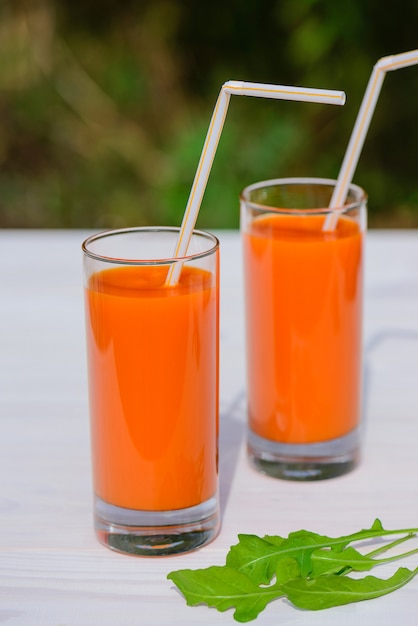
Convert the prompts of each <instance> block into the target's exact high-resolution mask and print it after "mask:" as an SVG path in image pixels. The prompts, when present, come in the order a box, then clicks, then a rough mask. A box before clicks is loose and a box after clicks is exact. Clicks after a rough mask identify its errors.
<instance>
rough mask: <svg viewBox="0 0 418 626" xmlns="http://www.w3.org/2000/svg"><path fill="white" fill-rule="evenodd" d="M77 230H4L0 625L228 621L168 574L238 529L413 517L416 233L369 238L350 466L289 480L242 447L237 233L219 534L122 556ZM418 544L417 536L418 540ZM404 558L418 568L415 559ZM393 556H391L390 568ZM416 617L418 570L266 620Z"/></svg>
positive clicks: (230, 253)
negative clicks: (258, 468) (110, 497)
mask: <svg viewBox="0 0 418 626" xmlns="http://www.w3.org/2000/svg"><path fill="white" fill-rule="evenodd" d="M87 234H88V233H85V232H82V231H54V230H50V231H46V230H45V231H25V230H22V231H16V230H15V231H13V230H11V231H6V230H4V231H0V260H1V262H0V287H1V292H0V321H1V323H0V425H1V430H0V433H1V435H0V468H1V472H0V485H1V488H0V624H3V623H4V624H7V626H142V625H144V626H153V625H156V626H157V625H158V626H164V625H172V624H181V625H182V626H185V625H187V624H190V625H191V624H193V625H194V626H196V625H200V624H202V625H203V624H204V625H208V626H209V625H210V626H216V624H234V623H236V622H235V621H234V620H233V617H232V612H231V611H227V612H226V613H218V612H217V611H216V610H214V609H208V608H207V607H205V606H199V607H196V608H191V607H188V606H186V604H185V602H184V600H183V598H182V597H181V596H180V595H179V594H178V592H177V591H176V590H175V589H174V588H173V585H172V583H171V582H170V581H168V580H167V579H166V575H167V573H168V572H169V571H171V570H174V569H180V568H185V567H191V568H198V567H206V566H209V565H212V564H222V563H223V562H224V558H225V555H226V552H227V551H228V548H229V546H230V545H232V544H233V543H235V542H236V538H237V534H238V533H240V532H243V533H256V534H260V535H264V534H280V535H286V534H288V533H289V532H291V531H293V530H298V529H301V528H306V529H309V530H314V531H317V532H320V533H323V534H328V535H341V534H347V533H351V532H354V531H356V530H359V529H361V528H365V527H368V526H370V525H371V524H372V522H373V520H374V518H375V517H379V518H380V519H381V520H382V523H383V525H384V526H386V527H387V528H403V527H416V526H418V374H417V372H418V231H374V232H370V233H369V234H368V235H367V263H366V303H365V336H364V349H365V373H364V376H365V399H364V420H365V433H364V446H363V460H362V463H361V465H360V466H359V467H358V468H357V469H356V470H355V471H353V472H351V473H350V474H348V475H346V476H344V477H340V478H337V479H333V480H329V481H322V482H316V483H292V482H285V481H279V480H275V479H271V478H267V477H265V476H262V475H260V474H257V473H256V472H255V471H254V470H252V469H251V468H250V467H249V466H248V463H247V459H246V454H245V374H244V358H245V355H244V331H243V300H242V276H241V259H240V241H239V234H238V233H237V232H231V231H229V232H228V231H224V232H220V233H218V234H219V237H220V240H221V276H222V278H221V284H222V287H221V297H222V304H221V434H220V484H221V505H222V530H221V533H220V535H219V536H218V538H217V539H216V540H215V541H214V542H213V543H212V544H210V545H209V546H207V547H205V548H203V549H201V550H199V551H196V552H194V553H191V554H189V555H182V556H178V557H170V558H158V559H149V558H148V559H146V558H136V557H130V556H124V555H120V554H116V553H112V552H111V551H110V550H108V549H106V548H104V547H102V546H101V545H100V544H99V543H98V542H97V541H96V538H95V535H94V532H93V527H92V502H91V477H90V458H89V427H88V412H87V387H86V365H85V344H84V317H83V315H84V314H83V300H82V272H81V250H80V245H81V242H82V240H83V239H84V237H85V236H86V235H87ZM411 547H418V540H417V541H415V544H414V546H412V545H411ZM403 564H404V565H406V566H408V567H410V568H411V569H412V568H415V567H416V566H418V555H415V556H412V557H410V558H409V559H405V560H404V561H403ZM398 566H399V564H397V563H392V564H386V565H384V566H382V567H381V568H379V575H380V576H382V577H383V578H387V577H388V576H390V575H391V574H392V573H394V572H395V570H396V569H397V567H398ZM398 621H399V622H401V623H402V624H403V626H416V624H417V623H418V577H417V578H415V579H414V580H413V581H412V582H411V583H409V584H408V585H407V586H406V587H404V588H402V589H400V590H399V591H397V592H395V593H393V594H390V595H388V596H385V597H382V598H379V599H377V600H372V601H369V602H361V603H357V604H352V605H347V606H344V607H338V608H335V609H329V610H326V611H316V612H305V611H299V610H297V609H295V608H293V607H292V606H290V605H289V604H288V603H287V602H285V601H283V600H278V601H276V602H274V603H272V604H270V605H269V606H268V607H267V608H266V609H265V611H264V612H263V613H261V614H260V616H259V618H258V619H257V620H256V622H255V623H256V624H258V625H260V626H262V625H273V624H274V625H276V624H280V625H281V626H283V625H286V626H287V625H289V626H290V625H291V626H296V625H298V626H299V625H305V624H307V625H309V626H317V625H318V626H319V625H321V626H327V625H331V624H332V625H333V626H334V625H335V624H338V625H339V626H345V625H347V626H348V625H350V626H351V625H353V626H354V625H356V626H357V625H358V624H365V625H367V626H374V625H376V626H377V625H379V626H381V625H382V624H387V625H391V626H392V625H393V624H396V623H397V622H398Z"/></svg>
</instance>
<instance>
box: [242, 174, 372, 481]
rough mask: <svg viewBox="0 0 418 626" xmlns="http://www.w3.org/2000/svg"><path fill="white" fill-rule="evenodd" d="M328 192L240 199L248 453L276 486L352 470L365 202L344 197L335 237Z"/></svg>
mask: <svg viewBox="0 0 418 626" xmlns="http://www.w3.org/2000/svg"><path fill="white" fill-rule="evenodd" d="M334 185H335V181H332V180H328V179H316V178H314V179H278V180H271V181H265V182H262V183H258V184H255V185H251V186H250V187H247V188H246V189H245V190H244V191H243V192H242V194H241V230H242V238H243V251H244V274H245V307H246V334H247V342H246V345H247V392H248V393H247V398H248V453H249V458H250V460H251V463H252V464H253V466H254V467H256V468H257V469H258V470H260V471H261V472H263V473H265V474H268V475H271V476H275V477H279V478H287V479H293V480H317V479H322V478H330V477H333V476H338V475H341V474H344V473H346V472H348V471H349V470H351V469H352V468H354V467H355V466H356V464H357V463H358V460H359V449H360V422H361V379H362V294H363V239H364V233H365V229H366V202H367V199H366V195H365V193H364V191H363V190H362V189H361V188H359V187H357V186H356V185H351V186H350V190H349V194H348V197H347V200H346V204H345V205H344V206H343V207H338V208H336V209H334V212H335V222H334V226H332V227H331V229H330V228H329V227H327V224H328V221H327V222H326V218H327V215H329V213H330V209H329V208H328V206H329V203H330V199H331V195H332V191H333V188H334ZM325 222H326V223H325Z"/></svg>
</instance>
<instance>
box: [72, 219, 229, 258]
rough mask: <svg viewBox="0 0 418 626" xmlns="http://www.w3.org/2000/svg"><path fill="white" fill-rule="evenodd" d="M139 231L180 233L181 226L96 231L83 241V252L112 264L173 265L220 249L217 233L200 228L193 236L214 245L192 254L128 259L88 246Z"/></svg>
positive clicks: (193, 232) (202, 256)
mask: <svg viewBox="0 0 418 626" xmlns="http://www.w3.org/2000/svg"><path fill="white" fill-rule="evenodd" d="M137 232H139V233H146V232H149V233H151V232H153V233H155V232H168V233H177V234H178V233H179V232H180V227H178V226H132V227H129V228H116V229H109V230H104V231H101V232H99V233H95V234H93V235H90V236H89V237H87V239H85V240H84V241H83V243H82V244H81V249H82V251H83V254H84V255H85V256H86V257H88V258H90V259H94V260H95V261H101V262H103V263H112V264H120V265H172V264H174V263H185V262H187V261H191V260H195V259H201V258H204V257H206V256H210V255H211V254H213V253H214V252H216V250H218V249H219V239H218V238H217V237H216V235H213V234H212V233H209V232H207V231H205V230H199V229H195V230H193V231H192V235H191V236H192V237H193V236H194V235H197V236H198V237H201V238H203V239H207V240H209V241H211V242H212V244H213V245H212V246H211V247H210V248H208V249H207V250H202V251H201V252H193V253H192V254H185V255H183V256H177V257H174V256H168V257H161V258H155V259H141V258H135V259H126V258H122V257H113V256H109V255H105V254H99V253H97V252H93V251H92V250H89V248H88V246H89V245H90V244H91V243H93V242H95V241H98V240H100V239H106V238H107V237H112V236H116V235H125V234H132V233H137Z"/></svg>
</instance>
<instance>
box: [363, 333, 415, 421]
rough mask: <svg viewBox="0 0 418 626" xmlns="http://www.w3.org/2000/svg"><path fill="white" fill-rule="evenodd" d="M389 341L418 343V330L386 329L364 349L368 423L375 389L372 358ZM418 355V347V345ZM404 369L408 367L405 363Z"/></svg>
mask: <svg viewBox="0 0 418 626" xmlns="http://www.w3.org/2000/svg"><path fill="white" fill-rule="evenodd" d="M389 341H402V342H405V341H406V342H411V341H416V342H417V343H418V330H414V329H402V328H384V329H382V330H380V331H379V332H377V333H376V334H374V335H373V336H372V337H370V339H369V341H368V342H367V343H366V345H365V347H364V371H363V419H364V422H365V423H366V422H367V416H368V413H369V411H368V405H369V400H370V394H371V390H372V387H373V384H372V383H373V366H372V358H373V353H374V352H375V351H376V350H378V349H379V348H381V347H382V344H385V343H387V342H389ZM417 354H418V345H417ZM397 367H399V368H402V363H399V364H397ZM404 367H405V368H406V367H408V365H407V364H406V363H405V365H404Z"/></svg>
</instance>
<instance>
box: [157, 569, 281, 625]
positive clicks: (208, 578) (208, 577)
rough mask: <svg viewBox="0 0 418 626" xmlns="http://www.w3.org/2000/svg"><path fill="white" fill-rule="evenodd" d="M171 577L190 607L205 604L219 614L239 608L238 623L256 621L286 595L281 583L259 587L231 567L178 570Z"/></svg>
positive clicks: (235, 616)
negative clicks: (219, 612)
mask: <svg viewBox="0 0 418 626" xmlns="http://www.w3.org/2000/svg"><path fill="white" fill-rule="evenodd" d="M289 571H291V570H289ZM167 578H169V579H170V580H172V581H173V582H174V584H175V585H176V586H177V587H178V588H179V590H180V591H181V592H182V594H183V595H184V597H185V599H186V602H187V604H188V605H190V606H195V605H197V604H202V603H203V604H207V605H208V606H212V607H216V608H217V609H218V611H226V610H227V609H231V608H235V612H234V618H235V619H236V620H237V621H238V622H249V621H250V620H253V619H255V618H256V617H257V615H258V614H259V613H260V612H261V611H262V610H263V609H264V608H265V607H266V605H267V604H268V603H269V602H271V601H272V600H275V599H276V598H279V597H280V596H282V595H283V594H282V591H281V589H280V586H279V585H278V584H275V585H272V586H271V587H259V586H258V585H256V584H254V583H253V582H252V581H251V580H250V579H249V578H248V577H247V576H245V574H242V573H240V572H237V571H236V570H235V569H233V568H231V567H227V566H217V565H214V566H212V567H208V568H206V569H200V570H190V569H184V570H178V571H176V572H170V574H168V576H167Z"/></svg>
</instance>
